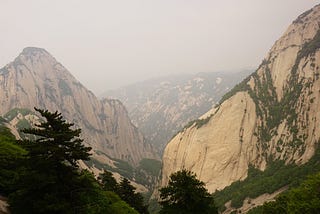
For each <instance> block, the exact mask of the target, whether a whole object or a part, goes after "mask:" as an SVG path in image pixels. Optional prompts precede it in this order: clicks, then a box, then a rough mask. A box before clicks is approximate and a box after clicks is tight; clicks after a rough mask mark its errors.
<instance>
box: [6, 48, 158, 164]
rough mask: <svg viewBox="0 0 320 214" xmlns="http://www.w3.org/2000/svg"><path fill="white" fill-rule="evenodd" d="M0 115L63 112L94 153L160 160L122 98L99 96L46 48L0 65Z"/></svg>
mask: <svg viewBox="0 0 320 214" xmlns="http://www.w3.org/2000/svg"><path fill="white" fill-rule="evenodd" d="M0 106H1V108H0V115H3V114H5V113H7V112H8V111H10V110H11V109H14V108H27V109H31V110H32V109H33V108H34V107H37V108H45V109H48V110H50V111H59V112H61V113H62V115H63V116H64V117H65V118H66V119H67V120H68V121H69V122H73V123H75V124H76V126H78V127H80V128H81V129H82V137H83V138H84V139H85V143H86V144H87V145H89V146H91V147H92V148H93V150H94V151H102V152H104V153H106V154H108V155H109V156H110V157H113V158H119V159H122V160H126V161H129V162H130V163H132V164H138V162H139V161H140V160H141V159H142V158H156V155H155V153H154V152H153V149H152V148H151V146H150V145H149V144H147V143H146V142H145V140H144V137H143V135H142V134H141V133H140V132H139V131H138V130H137V128H136V127H135V126H134V125H133V124H132V123H131V121H130V118H129V116H128V113H127V111H126V109H125V107H124V106H123V105H122V103H121V102H120V101H118V100H111V99H104V100H102V101H101V100H99V99H98V98H97V97H96V96H95V95H94V94H93V93H92V92H90V91H88V90H87V89H86V88H85V87H84V86H83V85H82V84H81V83H80V82H79V81H77V80H76V79H75V78H74V77H73V76H72V75H71V74H70V73H69V71H68V70H67V69H66V68H64V67H63V66H62V65H61V64H60V63H59V62H57V61H56V60H55V59H54V58H53V57H52V56H51V55H50V54H49V53H48V52H47V51H46V50H44V49H41V48H33V47H29V48H25V49H24V50H23V51H22V53H21V54H20V55H19V56H18V57H17V58H16V59H15V60H14V61H13V62H12V63H9V64H8V65H6V66H5V67H4V68H2V69H0Z"/></svg>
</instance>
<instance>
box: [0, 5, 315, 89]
mask: <svg viewBox="0 0 320 214" xmlns="http://www.w3.org/2000/svg"><path fill="white" fill-rule="evenodd" d="M318 3H319V1H315V0H211V1H210V0H113V1H111V0H100V1H98V0H90V1H89V0H28V1H24V0H0V6H1V12H0V29H1V31H0V67H3V66H4V65H5V64H7V63H9V62H11V61H12V60H13V59H14V58H15V57H16V56H18V54H19V53H20V52H21V51H22V49H23V48H24V47H28V46H35V47H41V48H45V49H46V50H47V51H49V52H50V53H51V54H52V55H53V56H54V57H55V58H56V59H57V60H58V61H59V62H61V63H62V64H63V65H64V66H65V67H66V68H67V69H68V70H69V71H70V72H71V73H72V74H73V75H74V76H75V77H76V78H77V79H78V80H80V81H81V82H82V83H83V84H84V85H85V86H86V87H88V88H89V89H90V90H92V91H93V92H94V93H96V94H100V93H101V92H103V91H105V90H107V89H110V88H115V87H119V86H122V85H125V84H127V83H132V82H136V81H138V80H143V79H147V78H150V77H155V76H163V75H167V74H171V73H175V74H176V73H182V72H187V73H197V72H202V71H217V70H241V69H243V68H255V67H257V66H258V64H259V63H260V62H261V61H262V58H263V57H264V56H265V55H266V53H267V51H268V50H269V49H270V48H271V46H272V44H273V43H274V42H275V40H276V39H278V38H279V37H280V36H281V35H282V33H283V32H284V31H285V30H286V28H287V27H288V25H289V24H290V23H291V22H292V21H293V20H294V19H295V18H296V17H297V16H298V15H300V14H301V13H302V12H304V11H305V10H308V9H310V8H311V7H313V6H314V5H316V4H318Z"/></svg>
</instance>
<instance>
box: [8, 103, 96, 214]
mask: <svg viewBox="0 0 320 214" xmlns="http://www.w3.org/2000/svg"><path fill="white" fill-rule="evenodd" d="M35 110H36V111H37V112H39V113H40V114H41V116H43V117H44V118H45V120H46V121H45V122H42V123H40V124H39V125H36V128H30V129H25V130H23V132H24V133H26V134H29V135H35V136H36V137H35V139H36V140H29V139H23V140H20V141H18V143H19V144H20V145H21V146H22V147H23V148H24V149H25V150H26V151H27V152H28V157H27V158H26V160H25V162H24V166H23V167H24V169H25V170H24V171H23V172H22V175H21V176H20V179H19V180H17V181H16V188H17V191H15V192H14V193H12V194H10V195H9V203H10V209H11V210H12V212H13V213H72V211H73V206H74V204H75V202H77V201H79V200H80V199H79V198H76V197H75V195H73V194H72V193H73V192H74V191H75V190H78V189H81V188H83V184H84V182H83V179H82V180H80V179H79V178H80V175H81V174H80V172H79V170H78V164H77V163H78V161H79V160H88V159H89V156H90V154H89V151H90V150H91V148H90V147H85V146H84V145H82V142H83V140H82V139H81V138H79V136H80V133H81V130H80V129H75V130H73V129H71V127H72V126H73V125H74V124H72V123H67V122H66V121H65V120H63V119H62V116H61V113H58V112H54V113H51V112H49V111H48V110H41V109H37V108H35Z"/></svg>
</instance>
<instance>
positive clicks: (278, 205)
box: [262, 173, 320, 214]
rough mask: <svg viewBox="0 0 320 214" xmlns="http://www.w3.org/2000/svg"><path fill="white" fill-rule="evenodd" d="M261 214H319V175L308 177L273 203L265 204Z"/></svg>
mask: <svg viewBox="0 0 320 214" xmlns="http://www.w3.org/2000/svg"><path fill="white" fill-rule="evenodd" d="M262 213H305V214H313V213H320V173H317V174H315V175H312V176H309V178H308V179H307V180H305V181H304V182H303V183H302V184H301V185H300V186H299V187H297V188H293V189H291V190H289V191H288V192H286V193H284V194H282V195H280V196H279V197H278V198H277V199H276V200H275V201H272V202H268V203H265V204H264V205H263V207H262Z"/></svg>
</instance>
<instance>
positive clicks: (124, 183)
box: [117, 178, 149, 214]
mask: <svg viewBox="0 0 320 214" xmlns="http://www.w3.org/2000/svg"><path fill="white" fill-rule="evenodd" d="M135 190H136V188H135V187H134V186H132V185H131V184H130V181H129V180H128V179H127V178H122V180H121V182H120V184H119V188H118V191H117V193H118V195H119V196H120V198H121V199H122V200H124V201H125V202H127V203H128V204H129V205H130V206H132V207H133V208H135V209H136V210H137V211H138V212H139V213H141V214H146V213H149V212H148V209H147V206H146V205H144V201H143V197H142V195H141V193H136V192H135Z"/></svg>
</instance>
